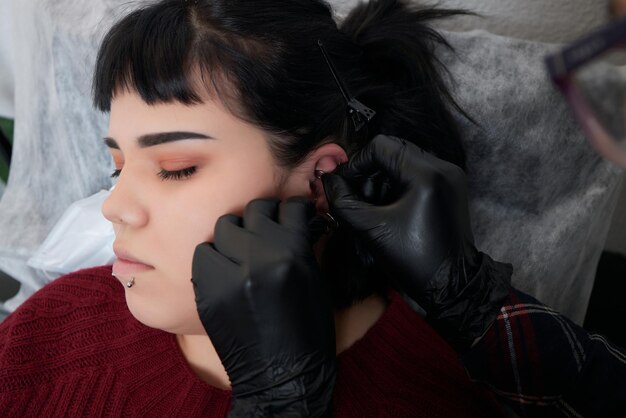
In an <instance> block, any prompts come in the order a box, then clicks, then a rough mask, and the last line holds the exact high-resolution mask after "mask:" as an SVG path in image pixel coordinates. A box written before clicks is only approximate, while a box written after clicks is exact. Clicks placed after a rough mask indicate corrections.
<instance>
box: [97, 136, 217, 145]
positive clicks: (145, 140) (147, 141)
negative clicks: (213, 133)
mask: <svg viewBox="0 0 626 418" xmlns="http://www.w3.org/2000/svg"><path fill="white" fill-rule="evenodd" d="M183 139H214V138H212V137H210V136H208V135H204V134H200V133H197V132H159V133H156V134H146V135H142V136H140V137H139V138H137V142H138V143H139V148H148V147H153V146H155V145H161V144H165V143H168V142H174V141H180V140H183ZM104 143H105V144H106V145H107V146H108V147H109V148H115V149H120V146H119V145H118V144H117V142H116V141H115V139H113V138H109V137H106V138H104Z"/></svg>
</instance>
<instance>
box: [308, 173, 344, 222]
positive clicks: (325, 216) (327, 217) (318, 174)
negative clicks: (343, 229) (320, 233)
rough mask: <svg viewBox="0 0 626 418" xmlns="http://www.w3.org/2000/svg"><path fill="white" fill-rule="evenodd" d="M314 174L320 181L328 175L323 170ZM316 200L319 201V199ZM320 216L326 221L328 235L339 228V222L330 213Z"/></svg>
mask: <svg viewBox="0 0 626 418" xmlns="http://www.w3.org/2000/svg"><path fill="white" fill-rule="evenodd" d="M314 174H315V178H316V179H318V180H319V179H321V178H322V176H323V175H324V174H326V172H324V171H323V170H315V171H314ZM315 200H317V198H316V199H315ZM320 216H322V217H323V218H324V219H325V220H326V233H329V232H332V231H334V230H335V229H337V228H339V222H337V220H336V219H335V218H333V216H332V215H331V214H330V213H329V212H325V213H322V214H321V215H320Z"/></svg>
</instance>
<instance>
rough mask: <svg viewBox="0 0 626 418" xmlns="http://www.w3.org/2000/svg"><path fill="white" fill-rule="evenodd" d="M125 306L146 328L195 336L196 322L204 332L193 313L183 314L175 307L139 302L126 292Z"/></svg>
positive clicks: (137, 298)
mask: <svg viewBox="0 0 626 418" xmlns="http://www.w3.org/2000/svg"><path fill="white" fill-rule="evenodd" d="M126 305H127V306H128V310H129V311H130V313H131V314H132V315H133V316H134V317H135V319H136V320H137V321H139V322H141V323H142V324H143V325H145V326H147V327H150V328H154V329H160V330H161V331H165V332H169V333H172V334H195V333H197V332H194V331H197V330H196V329H195V328H197V326H196V322H197V323H198V324H199V325H200V328H201V329H202V331H204V329H203V328H202V324H201V323H200V319H199V318H198V317H197V316H198V314H197V313H196V312H195V311H193V312H185V311H184V310H183V309H180V308H177V307H176V306H163V304H157V303H154V302H153V301H146V300H141V298H139V297H138V295H134V294H132V293H131V292H128V291H127V292H126ZM194 306H195V305H194ZM194 314H195V318H194V317H193V315H194Z"/></svg>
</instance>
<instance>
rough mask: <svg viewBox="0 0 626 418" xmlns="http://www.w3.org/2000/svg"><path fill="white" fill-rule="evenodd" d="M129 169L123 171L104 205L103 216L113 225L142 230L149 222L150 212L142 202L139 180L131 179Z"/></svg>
mask: <svg viewBox="0 0 626 418" xmlns="http://www.w3.org/2000/svg"><path fill="white" fill-rule="evenodd" d="M131 174H132V173H130V172H129V171H128V167H125V168H124V170H122V173H121V174H120V176H119V177H118V181H117V184H116V185H115V187H114V188H113V189H112V190H111V193H110V194H109V196H108V197H107V198H106V200H105V201H104V203H103V204H102V214H103V215H104V217H105V218H107V219H108V220H109V221H111V222H112V223H113V224H118V225H125V226H128V227H133V228H140V227H142V226H144V225H146V224H147V222H148V211H147V209H146V207H145V205H144V203H142V200H141V184H140V181H139V179H133V178H132V177H130V175H131Z"/></svg>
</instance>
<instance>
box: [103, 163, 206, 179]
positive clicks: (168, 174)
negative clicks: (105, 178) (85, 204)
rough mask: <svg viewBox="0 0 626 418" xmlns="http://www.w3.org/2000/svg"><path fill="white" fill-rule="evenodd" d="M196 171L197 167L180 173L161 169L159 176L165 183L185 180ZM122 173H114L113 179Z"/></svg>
mask: <svg viewBox="0 0 626 418" xmlns="http://www.w3.org/2000/svg"><path fill="white" fill-rule="evenodd" d="M196 170H197V167H195V166H193V167H188V168H183V169H182V170H178V171H167V170H163V169H161V171H160V172H159V173H158V174H157V175H158V176H159V177H160V178H161V180H163V181H165V180H185V179H186V178H188V177H191V176H192V175H194V173H195V172H196ZM121 172H122V170H115V171H114V172H113V174H111V177H112V178H116V177H119V175H120V173H121Z"/></svg>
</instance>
